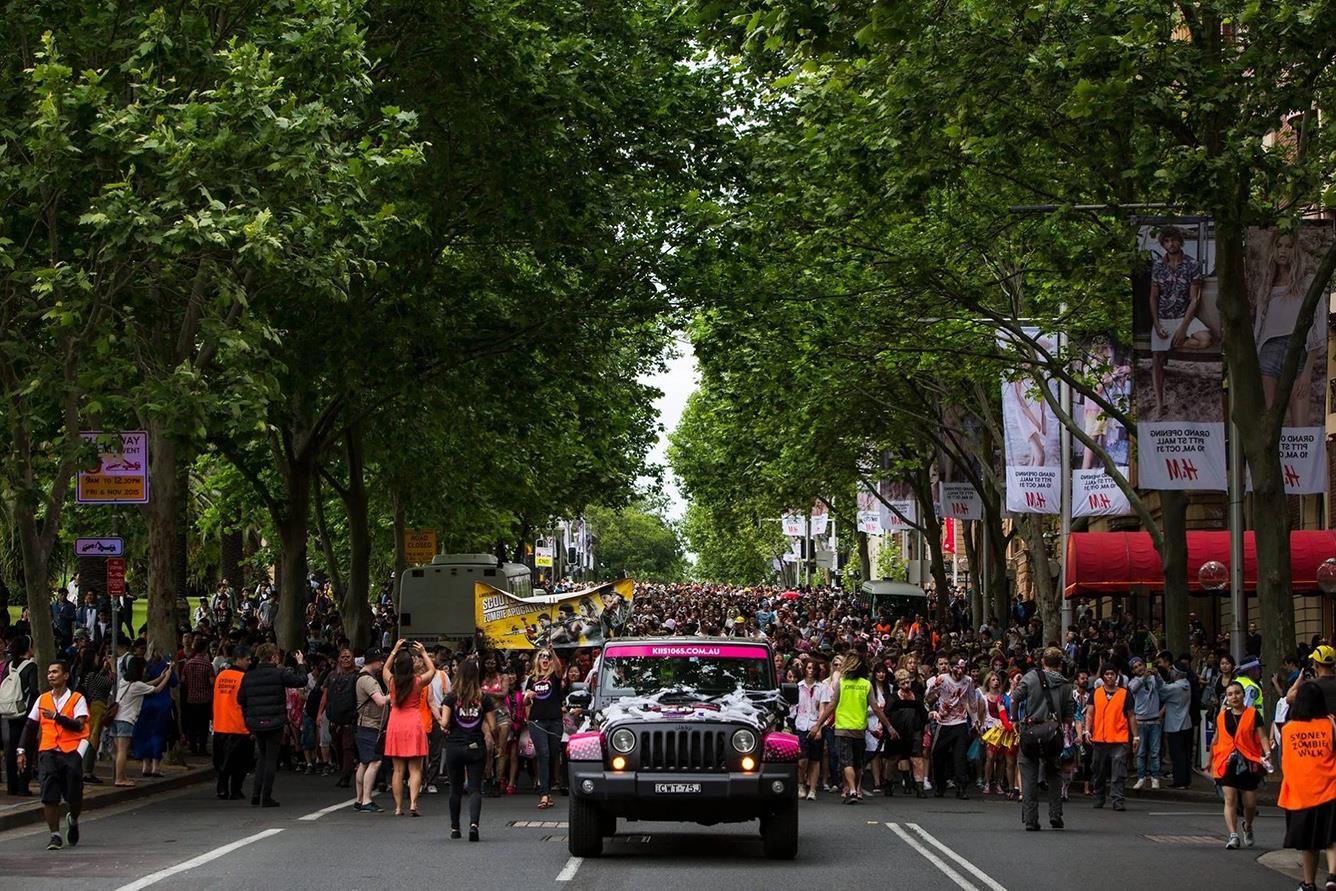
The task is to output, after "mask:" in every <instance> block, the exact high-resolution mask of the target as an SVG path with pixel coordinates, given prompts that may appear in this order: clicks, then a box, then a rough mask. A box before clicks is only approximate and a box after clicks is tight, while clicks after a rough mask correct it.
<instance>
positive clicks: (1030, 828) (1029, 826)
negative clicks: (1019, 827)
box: [1025, 823, 1039, 832]
mask: <svg viewBox="0 0 1336 891" xmlns="http://www.w3.org/2000/svg"><path fill="white" fill-rule="evenodd" d="M1025 831H1026V832H1038V831H1039V824H1038V823H1026V824H1025Z"/></svg>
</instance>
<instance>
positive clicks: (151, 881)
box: [116, 829, 283, 891]
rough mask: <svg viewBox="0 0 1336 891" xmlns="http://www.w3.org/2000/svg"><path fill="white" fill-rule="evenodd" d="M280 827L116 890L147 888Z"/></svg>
mask: <svg viewBox="0 0 1336 891" xmlns="http://www.w3.org/2000/svg"><path fill="white" fill-rule="evenodd" d="M282 831H283V830H282V829H266V830H265V831H264V832H257V833H255V834H254V835H248V836H246V837H245V838H240V839H237V840H236V841H234V842H232V843H231V844H226V845H223V846H222V847H221V848H214V849H213V850H212V851H206V852H205V853H203V854H200V855H199V856H198V857H192V858H190V859H189V860H187V861H185V862H184V863H178V864H176V865H175V866H169V867H167V868H166V869H160V870H158V871H157V872H155V873H150V874H149V875H146V876H144V877H143V878H142V879H139V880H137V881H134V882H131V883H130V884H128V885H122V886H121V887H119V888H117V889H116V891H139V889H140V888H147V887H148V886H149V885H156V884H157V883H158V882H161V881H162V880H163V879H168V878H171V877H172V876H174V875H177V874H179V873H183V872H187V871H188V870H192V869H194V868H195V867H197V866H203V865H204V864H206V863H208V862H209V861H210V860H217V859H218V858H219V857H222V856H224V855H226V854H230V853H232V852H233V851H235V850H237V849H238V848H244V847H245V846H246V845H249V844H253V843H255V842H257V841H261V840H263V839H266V838H268V837H269V836H271V835H278V833H280V832H282Z"/></svg>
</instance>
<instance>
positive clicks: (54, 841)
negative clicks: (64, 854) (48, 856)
mask: <svg viewBox="0 0 1336 891" xmlns="http://www.w3.org/2000/svg"><path fill="white" fill-rule="evenodd" d="M63 847H65V842H63V841H62V840H61V838H60V833H59V832H53V833H51V841H49V842H47V843H46V849H47V850H48V851H59V850H60V849H61V848H63Z"/></svg>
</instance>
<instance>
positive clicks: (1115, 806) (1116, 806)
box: [1113, 801, 1127, 811]
mask: <svg viewBox="0 0 1336 891" xmlns="http://www.w3.org/2000/svg"><path fill="white" fill-rule="evenodd" d="M1113 809H1114V810H1115V811H1125V810H1127V805H1125V804H1123V803H1122V802H1121V801H1115V802H1114V803H1113Z"/></svg>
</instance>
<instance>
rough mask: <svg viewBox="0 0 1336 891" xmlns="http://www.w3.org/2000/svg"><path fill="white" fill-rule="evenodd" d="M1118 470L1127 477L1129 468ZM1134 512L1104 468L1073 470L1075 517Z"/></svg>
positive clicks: (1109, 515)
mask: <svg viewBox="0 0 1336 891" xmlns="http://www.w3.org/2000/svg"><path fill="white" fill-rule="evenodd" d="M1118 472H1119V473H1121V474H1122V475H1123V478H1124V479H1126V478H1127V468H1126V467H1120V468H1118ZM1130 513H1132V504H1131V502H1129V501H1128V500H1127V495H1126V494H1125V493H1124V492H1123V490H1122V489H1120V488H1118V484H1117V483H1115V482H1114V481H1113V477H1111V476H1109V475H1108V473H1106V472H1105V471H1104V469H1103V468H1100V469H1098V470H1081V469H1079V468H1078V469H1076V470H1073V471H1072V516H1073V517H1121V516H1126V515H1127V514H1130Z"/></svg>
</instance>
